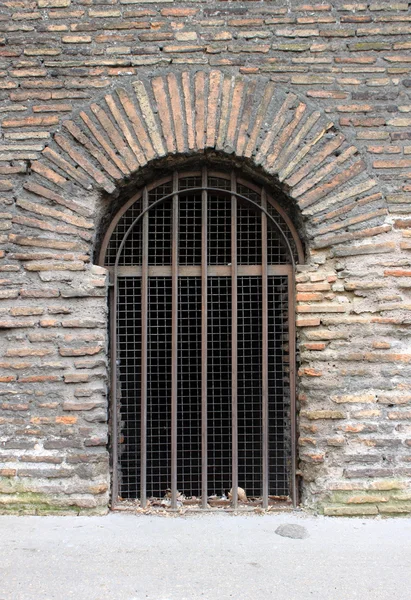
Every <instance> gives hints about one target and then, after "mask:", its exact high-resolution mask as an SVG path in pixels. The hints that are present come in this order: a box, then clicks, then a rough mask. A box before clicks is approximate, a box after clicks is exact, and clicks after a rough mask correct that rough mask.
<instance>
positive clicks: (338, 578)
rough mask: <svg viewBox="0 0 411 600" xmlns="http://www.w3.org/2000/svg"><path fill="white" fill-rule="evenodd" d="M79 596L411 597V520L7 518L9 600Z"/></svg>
mask: <svg viewBox="0 0 411 600" xmlns="http://www.w3.org/2000/svg"><path fill="white" fill-rule="evenodd" d="M281 524H297V525H300V526H302V527H304V528H305V530H306V532H307V533H308V537H306V538H304V539H290V538H286V537H280V536H279V535H278V534H276V533H275V531H276V529H277V528H278V527H279V526H280V525H281ZM72 598H75V599H76V600H147V599H148V600H229V599H231V598H233V599H236V600H260V599H263V598H264V599H267V598H269V599H274V598H275V599H278V600H302V599H304V600H307V599H308V600H309V599H313V600H356V599H357V598H358V599H361V600H391V599H394V598H395V600H410V599H411V519H386V520H371V519H370V520H366V519H337V518H328V519H327V518H322V517H309V516H305V515H303V514H301V513H295V514H290V513H289V514H280V515H269V516H257V515H253V516H240V517H239V516H236V517H234V516H230V515H224V514H223V515H220V514H218V515H217V514H207V515H201V516H188V517H187V516H186V517H177V518H175V517H160V516H137V515H130V514H110V515H109V516H107V517H0V600H53V599H59V600H70V599H72Z"/></svg>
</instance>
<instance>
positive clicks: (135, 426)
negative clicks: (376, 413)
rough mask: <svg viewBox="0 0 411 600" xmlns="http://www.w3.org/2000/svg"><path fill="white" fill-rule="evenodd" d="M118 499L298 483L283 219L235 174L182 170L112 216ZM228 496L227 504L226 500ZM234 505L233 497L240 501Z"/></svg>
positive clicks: (287, 239) (284, 489)
mask: <svg viewBox="0 0 411 600" xmlns="http://www.w3.org/2000/svg"><path fill="white" fill-rule="evenodd" d="M102 256H104V257H105V264H106V265H107V266H109V267H110V269H111V277H112V282H113V291H112V302H111V348H112V351H111V356H112V385H111V388H112V389H111V394H112V411H111V420H112V431H113V434H112V440H113V441H112V449H113V490H112V494H113V496H112V500H113V503H114V504H115V503H116V502H117V501H118V500H119V499H139V500H140V504H141V506H143V507H145V506H146V505H147V502H148V499H149V500H150V502H153V499H154V498H162V497H164V496H165V495H166V496H169V498H170V499H169V504H170V506H171V508H176V507H177V506H178V505H180V503H181V501H182V502H184V503H189V504H198V505H200V506H202V507H203V508H206V507H207V506H209V505H213V504H218V505H224V504H229V505H231V506H233V507H234V508H237V507H238V504H239V498H238V488H239V487H240V488H243V489H244V490H245V491H246V494H247V497H248V499H249V500H248V501H247V502H248V503H250V502H251V503H252V504H254V505H255V504H261V505H262V506H263V507H267V506H268V504H269V503H270V502H272V501H274V500H275V499H278V498H285V497H291V498H292V500H293V502H294V503H295V502H296V486H295V470H296V467H295V464H296V451H295V438H296V435H295V372H294V362H295V340H294V338H295V332H294V323H293V318H294V304H293V290H294V285H293V264H294V261H295V260H296V259H297V260H301V259H302V248H301V243H300V242H299V239H298V236H297V234H296V232H295V230H294V228H293V226H292V223H291V221H290V220H289V218H288V216H287V215H286V214H285V213H284V211H282V209H281V208H280V207H279V206H278V205H277V204H276V203H275V202H274V201H273V200H272V199H271V198H270V197H269V196H268V195H267V193H266V191H265V190H264V189H261V188H259V187H257V186H255V185H253V184H251V183H250V182H247V181H244V180H242V179H240V178H237V177H236V175H235V173H231V174H225V173H216V172H210V171H208V170H207V169H206V168H203V169H202V171H201V172H194V173H177V172H175V173H174V174H173V175H172V177H169V178H165V179H163V180H162V181H160V182H157V183H156V184H154V185H152V186H150V187H145V188H144V189H143V190H142V192H141V193H139V194H137V195H136V196H135V197H133V198H132V199H131V200H130V201H129V202H128V203H127V204H126V206H125V207H124V208H123V209H122V211H120V213H119V214H118V215H117V217H116V218H115V219H114V221H113V223H112V225H111V227H110V228H109V231H108V232H107V235H106V238H105V242H104V243H103V248H102ZM229 490H231V495H230V501H229V500H225V498H226V494H227V492H228V491H229ZM240 504H241V502H240Z"/></svg>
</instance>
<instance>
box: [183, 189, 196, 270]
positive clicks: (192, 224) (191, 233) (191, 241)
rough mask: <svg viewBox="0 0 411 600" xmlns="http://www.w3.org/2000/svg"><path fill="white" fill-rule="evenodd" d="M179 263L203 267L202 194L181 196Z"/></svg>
mask: <svg viewBox="0 0 411 600" xmlns="http://www.w3.org/2000/svg"><path fill="white" fill-rule="evenodd" d="M178 257H179V258H178V262H179V264H180V265H201V194H198V193H197V194H193V193H191V194H190V193H185V194H184V193H182V194H180V196H179V229H178Z"/></svg>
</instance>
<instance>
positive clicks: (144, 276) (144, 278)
mask: <svg viewBox="0 0 411 600" xmlns="http://www.w3.org/2000/svg"><path fill="white" fill-rule="evenodd" d="M147 208H148V190H147V187H145V188H144V190H143V210H146V209H147ZM148 219H149V214H148V212H145V213H144V216H143V226H142V227H143V245H142V259H141V422H140V426H141V430H140V455H141V463H140V503H141V506H142V507H143V508H145V507H146V505H147V342H148V330H147V322H148Z"/></svg>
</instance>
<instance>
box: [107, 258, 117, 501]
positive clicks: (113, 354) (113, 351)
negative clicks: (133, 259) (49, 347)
mask: <svg viewBox="0 0 411 600" xmlns="http://www.w3.org/2000/svg"><path fill="white" fill-rule="evenodd" d="M113 279H114V282H113V283H114V285H113V287H112V288H110V292H109V293H110V325H111V327H110V328H111V346H110V362H111V446H112V448H111V449H112V461H113V464H112V469H113V471H112V481H111V508H114V506H115V505H116V502H117V500H118V418H117V411H118V403H117V293H118V292H117V271H116V269H114V273H113Z"/></svg>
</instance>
